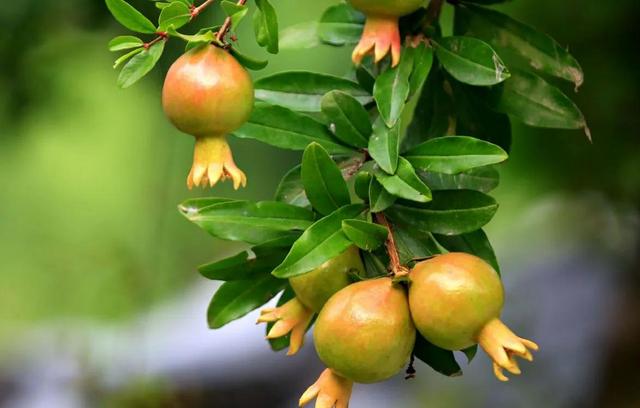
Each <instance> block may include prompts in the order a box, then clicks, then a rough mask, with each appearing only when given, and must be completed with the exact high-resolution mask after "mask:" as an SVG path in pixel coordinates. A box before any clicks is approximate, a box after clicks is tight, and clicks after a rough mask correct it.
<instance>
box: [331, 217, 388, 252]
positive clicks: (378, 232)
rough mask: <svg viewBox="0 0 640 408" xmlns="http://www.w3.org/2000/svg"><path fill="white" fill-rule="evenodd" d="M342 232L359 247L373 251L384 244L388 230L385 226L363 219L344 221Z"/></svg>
mask: <svg viewBox="0 0 640 408" xmlns="http://www.w3.org/2000/svg"><path fill="white" fill-rule="evenodd" d="M342 232H344V234H345V235H346V236H347V238H349V240H351V242H353V243H354V244H355V245H356V246H357V247H358V248H360V249H364V250H365V251H373V250H374V249H376V248H378V247H379V246H380V245H382V244H384V242H385V241H386V239H387V235H388V231H387V229H386V228H385V227H383V226H382V225H378V224H372V223H370V222H367V221H362V220H344V221H342Z"/></svg>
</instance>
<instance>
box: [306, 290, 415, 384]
mask: <svg viewBox="0 0 640 408" xmlns="http://www.w3.org/2000/svg"><path fill="white" fill-rule="evenodd" d="M415 337H416V331H415V327H414V325H413V322H412V321H411V315H410V313H409V304H408V302H407V295H406V293H405V289H404V288H403V287H401V286H399V285H396V284H394V283H393V281H392V280H391V278H379V279H372V280H366V281H362V282H358V283H354V284H352V285H349V286H347V287H346V288H344V289H342V290H340V291H339V292H338V293H336V294H335V295H333V296H332V297H331V299H329V301H328V302H327V303H326V304H325V305H324V307H323V308H322V311H321V312H320V315H319V316H318V319H317V321H316V326H315V329H314V332H313V339H314V342H315V346H316V351H317V352H318V356H319V357H320V360H322V362H324V363H325V364H326V366H327V367H329V368H330V369H331V370H332V371H333V372H334V373H335V374H337V375H339V376H340V377H344V378H347V379H349V380H352V381H355V382H360V383H373V382H378V381H382V380H386V379H387V378H389V377H391V376H393V375H394V374H396V373H397V372H399V371H400V370H401V369H402V367H403V366H404V365H405V363H406V362H407V361H408V360H409V356H410V355H411V351H412V349H413V345H414V342H415Z"/></svg>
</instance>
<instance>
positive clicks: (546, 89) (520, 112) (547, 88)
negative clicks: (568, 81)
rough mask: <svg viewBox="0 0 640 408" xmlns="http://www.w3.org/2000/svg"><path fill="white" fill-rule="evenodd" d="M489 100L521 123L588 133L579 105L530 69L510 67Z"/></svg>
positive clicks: (493, 106)
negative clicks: (511, 70)
mask: <svg viewBox="0 0 640 408" xmlns="http://www.w3.org/2000/svg"><path fill="white" fill-rule="evenodd" d="M487 100H488V103H489V104H490V105H491V107H492V108H494V109H496V110H497V111H499V112H502V113H507V114H509V115H511V116H513V117H515V118H517V119H518V120H520V121H521V122H522V123H524V124H526V125H529V126H535V127H543V128H555V129H584V130H585V132H586V133H587V136H590V134H589V130H588V128H587V124H586V122H585V119H584V116H583V115H582V112H580V109H578V107H577V106H576V104H575V103H573V101H571V99H569V98H568V97H567V96H566V95H565V94H564V93H563V92H562V91H561V90H560V89H558V88H556V87H555V86H553V85H551V84H549V83H548V82H547V81H545V80H544V79H542V78H540V77H539V76H538V75H536V74H534V73H532V72H526V71H519V70H518V71H515V70H514V71H513V75H512V76H511V78H510V79H509V80H508V81H506V82H505V83H504V84H503V85H502V86H500V87H496V89H492V90H491V91H490V92H489V98H487Z"/></svg>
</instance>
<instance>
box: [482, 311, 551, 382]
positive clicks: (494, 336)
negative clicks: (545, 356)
mask: <svg viewBox="0 0 640 408" xmlns="http://www.w3.org/2000/svg"><path fill="white" fill-rule="evenodd" d="M478 343H480V346H481V347H482V348H483V349H484V351H486V353H487V354H488V355H489V356H490V357H491V359H492V360H493V373H494V374H495V376H496V378H498V380H500V381H509V378H507V377H506V376H505V375H504V373H503V371H502V370H503V369H504V370H507V371H509V372H510V373H511V374H516V375H518V374H520V372H521V371H520V367H519V366H518V362H517V361H516V359H515V357H521V358H523V359H525V360H527V361H533V355H531V351H530V350H533V351H538V345H537V344H536V343H534V342H532V341H530V340H527V339H523V338H521V337H518V336H516V335H515V334H514V333H513V332H512V331H511V330H510V329H509V328H508V327H507V326H506V325H505V324H504V323H502V322H501V321H500V319H493V320H491V321H490V322H489V323H487V324H486V325H485V326H484V327H483V328H482V330H481V331H480V334H479V335H478Z"/></svg>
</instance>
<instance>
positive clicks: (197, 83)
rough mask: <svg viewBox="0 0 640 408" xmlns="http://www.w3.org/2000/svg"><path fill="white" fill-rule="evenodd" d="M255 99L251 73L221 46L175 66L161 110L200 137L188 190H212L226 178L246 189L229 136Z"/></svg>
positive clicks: (199, 51) (193, 53)
mask: <svg viewBox="0 0 640 408" xmlns="http://www.w3.org/2000/svg"><path fill="white" fill-rule="evenodd" d="M253 97H254V95H253V83H252V82H251V78H250V77H249V74H248V73H247V71H246V70H245V69H244V68H243V67H242V65H240V64H239V63H238V61H236V60H235V58H233V56H231V55H230V54H229V53H228V52H227V51H225V50H223V49H221V48H219V47H216V46H214V45H207V46H204V47H199V48H195V49H193V50H191V51H189V52H187V53H186V54H184V55H182V56H181V57H180V58H178V59H177V60H176V62H174V63H173V65H172V66H171V68H170V69H169V72H168V73H167V77H166V79H165V82H164V88H163V90H162V105H163V107H164V112H165V114H166V115H167V117H168V118H169V120H170V121H171V122H172V123H173V125H174V126H175V127H177V128H178V129H179V130H181V131H183V132H185V133H188V134H190V135H192V136H194V137H195V138H196V145H195V151H194V156H193V166H192V168H191V171H190V172H189V177H188V178H187V185H188V186H189V188H193V186H200V185H203V186H204V185H206V184H207V183H208V184H209V185H210V186H213V185H214V184H216V183H217V182H218V181H219V180H221V179H222V180H224V179H226V178H230V179H231V180H232V181H233V187H234V188H235V189H238V188H239V187H240V186H245V185H246V183H247V178H246V176H245V175H244V173H243V172H242V171H241V170H240V169H239V168H238V167H237V166H236V164H235V162H234V161H233V156H232V154H231V149H230V148H229V145H228V144H227V141H226V135H227V134H228V133H230V132H233V131H234V130H236V129H237V128H239V127H240V126H242V124H244V123H245V122H246V121H247V119H249V115H250V114H251V110H252V108H253Z"/></svg>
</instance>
